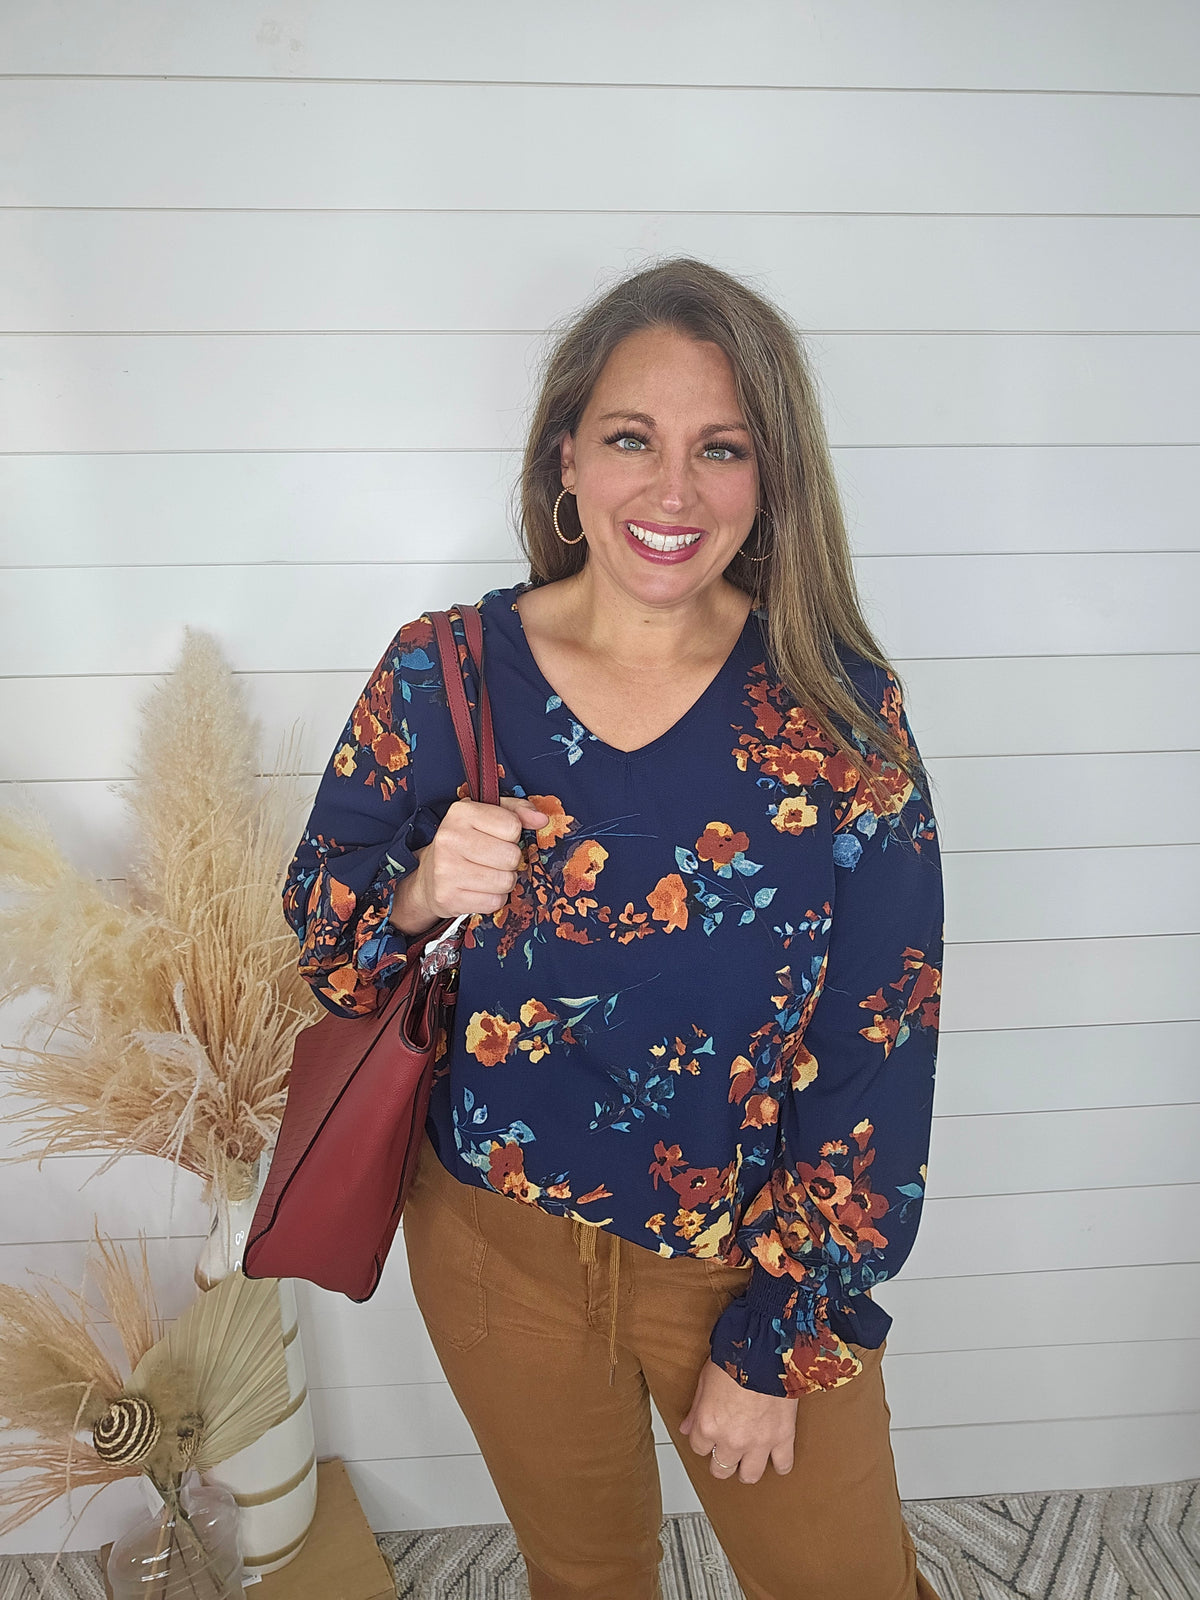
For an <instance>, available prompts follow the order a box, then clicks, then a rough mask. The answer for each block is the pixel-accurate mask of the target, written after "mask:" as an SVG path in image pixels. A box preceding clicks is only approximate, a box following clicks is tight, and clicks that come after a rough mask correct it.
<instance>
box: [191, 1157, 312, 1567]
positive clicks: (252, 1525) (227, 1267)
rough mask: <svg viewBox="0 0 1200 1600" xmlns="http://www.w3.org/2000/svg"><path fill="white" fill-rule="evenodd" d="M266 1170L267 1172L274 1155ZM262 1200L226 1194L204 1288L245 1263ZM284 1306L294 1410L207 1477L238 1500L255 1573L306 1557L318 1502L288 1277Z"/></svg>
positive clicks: (204, 1262)
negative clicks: (235, 1198) (256, 1210)
mask: <svg viewBox="0 0 1200 1600" xmlns="http://www.w3.org/2000/svg"><path fill="white" fill-rule="evenodd" d="M261 1170H262V1172H263V1173H264V1174H265V1171H266V1157H264V1162H263V1166H262V1169H261ZM257 1200H258V1195H257V1191H256V1193H255V1194H254V1195H253V1196H252V1197H251V1198H250V1199H248V1200H243V1201H239V1202H236V1203H234V1204H230V1203H229V1202H228V1201H226V1200H223V1199H218V1201H217V1205H216V1214H215V1216H214V1217H213V1224H212V1229H211V1231H210V1232H209V1236H208V1239H207V1240H206V1242H205V1245H204V1248H203V1250H201V1252H200V1256H199V1259H198V1260H197V1262H196V1273H195V1276H196V1283H197V1285H198V1286H199V1287H200V1288H201V1289H211V1288H212V1286H213V1285H214V1284H215V1283H219V1282H220V1280H221V1279H222V1278H224V1277H226V1276H228V1274H229V1273H230V1272H232V1271H233V1270H234V1268H235V1267H238V1266H240V1265H241V1261H242V1252H243V1251H244V1250H245V1248H246V1235H247V1232H248V1230H249V1227H250V1223H251V1222H252V1220H253V1218H254V1208H255V1205H256V1204H257ZM279 1309H280V1313H281V1315H282V1319H283V1342H284V1345H285V1346H286V1348H287V1366H288V1390H289V1394H290V1396H291V1402H290V1404H289V1406H288V1411H287V1415H286V1416H285V1417H284V1418H283V1420H282V1421H281V1422H278V1423H276V1425H275V1426H274V1427H273V1428H270V1429H268V1430H267V1432H266V1433H264V1434H263V1436H262V1438H261V1439H258V1440H256V1442H255V1443H254V1444H252V1445H249V1446H247V1448H246V1449H245V1450H239V1451H238V1453H237V1455H234V1456H230V1457H229V1459H228V1460H227V1461H222V1462H220V1463H219V1465H217V1466H216V1467H214V1468H212V1469H211V1471H209V1472H206V1473H205V1474H204V1478H205V1481H206V1482H211V1483H219V1484H222V1485H223V1486H224V1487H225V1488H226V1489H228V1490H229V1491H230V1492H231V1493H232V1495H233V1497H234V1499H235V1500H236V1501H237V1504H238V1508H239V1511H240V1514H241V1536H242V1560H243V1563H244V1565H245V1568H246V1571H247V1573H259V1574H265V1573H268V1572H275V1571H276V1570H277V1569H278V1568H280V1567H286V1566H287V1564H288V1562H289V1561H291V1560H293V1559H294V1557H296V1556H297V1555H299V1553H300V1551H301V1549H302V1548H303V1546H304V1541H305V1539H307V1537H308V1530H309V1528H310V1527H311V1526H312V1519H313V1513H314V1511H315V1510H316V1504H317V1456H316V1443H315V1440H314V1438H313V1422H312V1408H311V1406H310V1405H309V1399H308V1381H307V1377H306V1375H305V1371H304V1351H303V1349H302V1348H301V1345H300V1337H299V1334H300V1327H299V1320H298V1316H297V1311H296V1290H295V1286H294V1284H293V1283H292V1281H291V1280H290V1279H288V1278H281V1279H280V1280H279Z"/></svg>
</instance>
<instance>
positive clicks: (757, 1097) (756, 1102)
mask: <svg viewBox="0 0 1200 1600" xmlns="http://www.w3.org/2000/svg"><path fill="white" fill-rule="evenodd" d="M778 1121H779V1102H778V1101H777V1100H776V1099H775V1097H774V1095H770V1094H752V1095H751V1096H750V1098H749V1099H748V1100H747V1101H746V1116H745V1120H744V1121H743V1123H742V1127H743V1128H768V1127H770V1126H771V1125H772V1124H774V1123H776V1122H778Z"/></svg>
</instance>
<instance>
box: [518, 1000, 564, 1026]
mask: <svg viewBox="0 0 1200 1600" xmlns="http://www.w3.org/2000/svg"><path fill="white" fill-rule="evenodd" d="M557 1016H558V1013H557V1012H555V1011H551V1010H550V1008H549V1006H544V1005H543V1004H542V1002H541V1001H540V1000H526V1002H525V1004H524V1005H523V1006H522V1007H521V1021H522V1022H523V1023H524V1024H525V1026H526V1027H527V1028H534V1027H536V1026H537V1024H538V1023H539V1022H554V1021H556V1020H557Z"/></svg>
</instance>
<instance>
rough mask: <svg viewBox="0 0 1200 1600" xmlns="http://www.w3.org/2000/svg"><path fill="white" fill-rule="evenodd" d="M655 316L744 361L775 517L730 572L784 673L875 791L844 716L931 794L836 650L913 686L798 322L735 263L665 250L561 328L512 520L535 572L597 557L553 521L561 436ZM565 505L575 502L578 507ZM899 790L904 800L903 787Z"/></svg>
mask: <svg viewBox="0 0 1200 1600" xmlns="http://www.w3.org/2000/svg"><path fill="white" fill-rule="evenodd" d="M656 327H669V328H675V329H677V330H678V331H680V332H681V333H684V334H687V335H690V336H691V337H692V338H694V339H704V340H710V341H711V342H712V343H713V344H715V345H718V346H719V347H720V349H721V350H723V351H724V352H725V354H726V356H727V357H728V358H729V362H730V364H731V366H732V368H733V374H734V380H735V383H736V386H737V395H738V400H739V402H740V404H741V407H742V414H743V416H744V417H745V419H746V423H747V425H748V427H749V428H750V431H751V435H752V438H753V441H754V449H755V454H756V457H757V461H758V473H759V503H760V505H761V507H762V508H763V509H764V510H765V511H766V513H767V518H766V521H765V526H763V525H762V524H763V519H761V518H758V519H756V521H755V528H754V530H753V538H748V539H747V543H748V544H749V545H750V550H749V553H747V552H746V551H745V550H739V552H738V554H737V555H736V556H735V557H734V558H733V560H732V561H731V562H730V564H729V566H728V567H727V568H726V569H725V577H727V578H728V579H729V581H730V582H731V583H733V584H735V585H736V586H737V587H738V588H739V589H741V590H742V591H743V592H744V593H746V594H748V595H750V596H751V598H752V601H753V603H754V605H755V606H762V607H764V608H765V610H766V614H767V642H768V648H769V650H770V655H771V665H772V668H773V670H774V672H775V674H776V675H777V677H778V678H779V680H780V681H781V682H782V683H783V684H784V686H785V688H786V689H787V690H788V691H789V693H790V694H792V695H793V696H794V697H795V699H796V700H797V701H798V702H799V703H800V704H801V705H803V706H804V707H805V708H806V709H807V710H808V711H809V712H810V713H811V714H812V717H813V720H814V721H815V722H816V723H817V725H818V726H819V727H820V729H821V731H822V733H824V734H825V736H826V737H827V738H828V739H829V740H830V741H831V742H832V743H833V744H834V745H835V747H836V748H837V749H838V750H839V751H841V752H842V753H843V754H844V755H845V756H846V758H847V759H848V760H849V761H850V762H851V763H852V764H853V765H854V766H855V767H856V768H857V769H858V770H859V772H860V773H861V775H862V777H863V778H864V780H865V781H866V782H867V783H868V784H869V785H870V787H871V789H872V792H873V793H874V794H875V796H876V799H877V800H881V801H882V800H884V791H883V790H882V789H880V788H879V787H878V786H877V785H876V783H875V782H874V781H873V774H871V773H870V772H868V771H863V763H862V756H861V753H860V752H859V751H858V750H856V749H855V748H854V747H853V746H852V745H851V744H850V743H849V742H848V741H847V739H846V738H845V737H844V735H843V734H842V732H841V731H840V729H839V728H837V727H836V726H835V724H834V722H833V720H832V719H833V718H834V717H840V718H842V720H843V721H844V722H845V723H846V724H847V725H848V726H849V727H850V728H851V729H852V730H853V731H854V732H855V733H857V734H858V735H859V736H860V737H861V738H863V739H864V741H865V742H869V743H872V744H873V745H874V747H875V749H876V750H877V751H878V753H879V754H880V755H881V756H882V757H883V759H884V761H885V762H887V763H890V764H891V765H893V766H897V767H899V768H901V770H902V771H903V772H904V773H905V774H906V776H907V777H909V778H911V779H912V780H913V782H914V783H915V784H916V785H917V787H918V788H920V789H921V791H922V792H923V793H924V795H925V796H926V797H928V796H929V787H928V777H927V774H926V773H925V770H924V768H923V765H922V764H921V762H920V759H919V757H918V756H917V754H916V752H915V751H914V750H913V749H912V748H911V747H910V746H909V745H907V744H905V743H903V742H902V740H901V739H900V738H898V737H897V734H896V733H895V732H894V731H893V728H892V726H891V725H890V724H889V723H888V721H887V720H886V718H885V717H884V716H882V715H881V714H880V711H881V708H880V707H879V706H872V705H865V704H864V703H863V702H862V700H861V699H860V698H859V696H858V695H857V694H856V693H855V689H854V685H853V684H852V683H851V682H850V680H849V679H848V678H847V677H846V675H845V673H844V670H843V668H842V666H841V663H840V662H839V660H838V657H837V654H836V651H835V643H836V642H837V641H841V642H843V643H844V644H846V645H849V646H850V647H851V649H853V650H855V651H857V653H858V654H859V655H860V656H862V657H863V658H864V659H865V660H866V661H869V662H871V663H872V664H874V665H875V666H877V667H883V668H886V669H887V670H888V671H890V672H891V673H892V675H893V677H894V678H895V679H896V682H897V685H898V686H899V688H900V692H901V696H902V697H903V694H904V686H903V684H902V683H901V681H900V677H899V674H898V673H897V672H896V671H895V668H894V667H892V666H891V664H890V662H889V661H888V660H887V658H886V657H885V656H884V654H883V651H882V650H881V649H880V647H879V644H878V642H877V641H876V639H875V637H874V635H873V634H872V632H871V630H870V628H869V627H868V626H867V623H866V620H865V619H864V617H863V613H862V608H861V605H860V603H859V599H858V593H857V588H856V584H855V579H854V568H853V563H852V561H851V555H850V545H849V540H848V539H847V536H846V525H845V520H844V518H843V515H842V508H841V503H840V500H839V498H838V491H837V483H836V480H835V477H834V471H833V463H832V460H831V459H830V454H829V444H828V440H827V438H826V434H825V424H824V420H823V418H822V416H821V409H820V405H819V403H818V399H817V391H816V385H815V383H814V381H813V377H812V374H811V372H810V371H809V367H808V362H807V359H806V357H805V354H804V350H803V347H802V344H801V339H800V334H799V332H798V331H797V329H796V328H795V327H794V326H793V324H792V323H791V322H790V320H789V319H788V318H787V317H786V316H785V314H784V313H783V312H782V311H780V310H779V308H778V307H777V306H775V305H773V304H772V303H771V302H770V301H768V300H766V299H764V298H763V297H762V296H761V295H760V294H758V293H757V292H756V291H754V290H753V289H751V288H749V287H748V286H747V285H746V284H744V283H742V282H741V281H740V280H739V279H737V278H735V277H732V276H731V275H730V274H729V273H726V272H723V271H721V270H720V269H719V268H717V267H714V266H710V265H709V264H708V263H707V262H704V261H698V260H696V259H695V258H693V257H690V256H676V257H673V258H671V259H668V260H664V261H660V262H658V263H656V264H655V265H653V266H650V267H647V268H645V269H644V270H641V271H639V272H636V273H633V274H632V275H630V276H627V277H625V278H623V279H621V280H620V281H619V282H617V283H616V284H614V285H613V286H612V287H611V288H609V289H607V290H605V291H603V292H602V293H600V294H599V295H597V296H596V297H595V298H594V299H593V300H592V301H591V302H590V303H588V304H587V305H585V306H584V307H583V309H582V310H581V311H579V312H577V313H575V314H574V315H573V316H571V317H569V318H568V319H567V320H566V321H565V323H563V324H560V325H559V326H558V327H557V328H556V329H555V330H554V334H555V337H554V341H553V344H552V348H551V349H550V351H549V354H548V356H547V358H546V361H545V364H544V368H543V373H542V383H541V390H540V392H539V394H538V397H537V402H536V406H535V408H534V413H533V417H532V420H531V422H530V426H529V432H528V436H527V440H526V445H525V453H524V459H523V462H522V468H521V476H520V479H519V481H518V483H517V485H516V487H515V495H516V496H517V497H519V502H520V515H519V517H515V518H514V520H515V521H516V523H517V526H518V530H519V537H520V540H521V545H522V548H523V550H524V552H525V554H526V556H527V557H528V560H529V579H530V581H531V582H532V583H534V584H545V583H553V582H555V581H556V580H557V579H560V578H567V577H570V576H572V575H573V574H575V573H577V572H578V571H579V570H580V568H581V567H582V566H583V564H584V562H585V561H586V559H587V542H586V540H585V541H583V542H581V543H579V544H576V545H567V544H564V543H563V542H562V540H561V539H559V538H558V536H557V535H556V533H555V531H554V522H553V515H552V508H553V505H554V502H555V499H556V498H557V496H558V493H559V490H560V488H561V487H562V478H561V472H562V465H561V459H560V455H559V446H560V443H561V441H562V438H563V436H564V434H567V433H571V434H573V433H574V432H575V430H576V428H577V427H578V425H579V419H580V417H581V416H582V415H583V412H584V409H585V407H586V406H587V403H588V398H589V396H590V395H591V393H592V389H593V388H594V386H595V384H596V381H597V379H598V378H599V376H600V373H601V371H602V370H603V368H604V365H605V363H606V362H607V360H608V358H609V356H610V355H611V354H612V352H613V351H614V350H615V349H616V347H617V345H618V344H619V343H620V342H621V340H622V339H624V338H626V337H627V336H628V335H629V334H632V333H636V332H637V331H638V330H639V329H642V328H656ZM566 505H571V506H572V512H571V513H570V514H569V515H565V512H566ZM514 510H515V507H514ZM559 521H560V524H561V525H563V526H564V527H566V528H567V529H568V531H569V533H570V534H572V535H574V534H575V533H577V532H578V531H579V528H578V519H577V518H576V517H575V516H574V511H573V502H571V501H567V502H565V504H564V507H563V510H562V511H560V514H559ZM756 554H757V555H764V554H765V555H766V557H767V559H766V560H765V561H760V562H756V561H754V560H752V559H751V557H752V556H753V555H756ZM864 716H865V717H866V719H867V720H866V721H865V723H864ZM868 730H869V732H868ZM892 794H893V803H894V789H893V791H892Z"/></svg>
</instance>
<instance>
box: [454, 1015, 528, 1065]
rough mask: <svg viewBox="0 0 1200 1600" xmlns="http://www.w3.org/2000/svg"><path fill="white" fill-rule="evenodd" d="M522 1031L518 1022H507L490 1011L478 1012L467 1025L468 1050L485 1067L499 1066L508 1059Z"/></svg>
mask: <svg viewBox="0 0 1200 1600" xmlns="http://www.w3.org/2000/svg"><path fill="white" fill-rule="evenodd" d="M520 1031H521V1025H520V1023H518V1022H506V1021H505V1019H504V1018H503V1017H494V1016H493V1015H492V1014H491V1012H490V1011H476V1012H475V1013H474V1015H473V1016H472V1017H471V1020H470V1021H469V1022H468V1023H467V1049H468V1050H469V1051H470V1052H471V1054H472V1055H473V1056H474V1057H475V1059H476V1061H479V1062H481V1063H482V1065H483V1066H485V1067H496V1066H499V1064H500V1063H501V1062H502V1061H504V1060H506V1059H507V1057H508V1053H509V1051H510V1050H511V1049H512V1045H513V1040H514V1039H515V1038H516V1037H517V1035H518V1034H519V1033H520Z"/></svg>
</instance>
